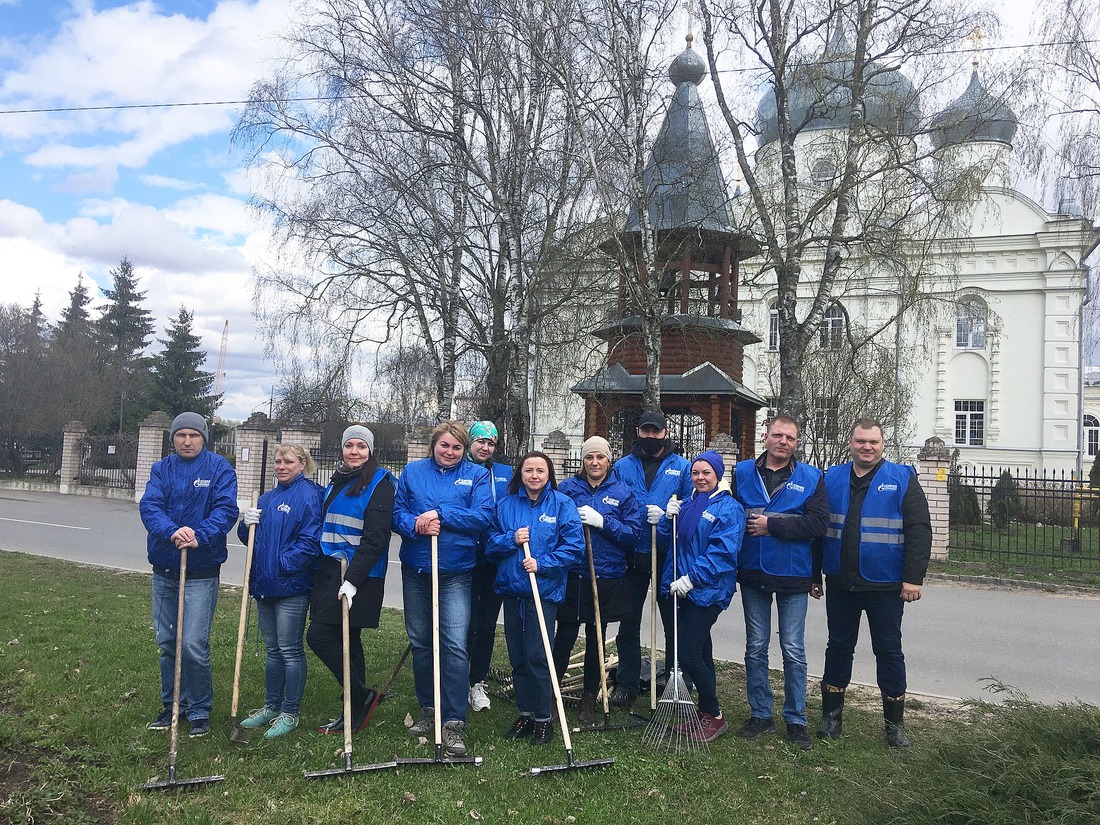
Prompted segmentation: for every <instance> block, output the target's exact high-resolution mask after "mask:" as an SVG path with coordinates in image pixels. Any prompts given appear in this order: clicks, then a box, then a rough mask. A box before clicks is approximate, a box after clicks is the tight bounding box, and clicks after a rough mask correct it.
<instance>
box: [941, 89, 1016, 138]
mask: <svg viewBox="0 0 1100 825" xmlns="http://www.w3.org/2000/svg"><path fill="white" fill-rule="evenodd" d="M1019 125H1020V121H1019V120H1018V119H1017V117H1016V113H1015V112H1013V111H1012V110H1011V109H1010V108H1008V106H1007V105H1005V103H1004V102H1003V101H1002V100H1000V99H998V98H995V97H993V95H991V94H989V92H987V91H986V90H985V87H984V86H982V82H981V80H979V79H978V72H977V70H975V71H974V72H972V73H971V75H970V85H969V86H967V87H966V91H965V92H963V93H962V95H960V96H959V98H958V99H957V100H955V101H954V102H953V103H951V104H950V105H949V106H948V107H947V108H946V109H944V110H943V111H942V112H940V113H939V114H938V115H936V116H935V117H934V118H932V123H931V131H932V144H933V145H934V146H935V147H936V148H937V149H941V148H943V147H944V146H951V145H954V144H958V143H968V142H972V141H996V142H997V143H1005V144H1007V145H1009V146H1011V145H1012V138H1013V137H1015V135H1016V129H1017V127H1018V126H1019Z"/></svg>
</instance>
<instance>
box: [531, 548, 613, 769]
mask: <svg viewBox="0 0 1100 825" xmlns="http://www.w3.org/2000/svg"><path fill="white" fill-rule="evenodd" d="M523 558H524V559H529V558H531V544H530V542H526V541H525V542H524V543H523ZM527 576H528V578H529V579H530V581H531V595H532V596H533V597H534V599H535V614H536V615H537V616H538V620H539V631H540V632H541V633H542V647H543V650H544V651H545V652H546V669H547V670H548V671H549V673H550V684H551V685H552V686H553V688H554V701H555V702H556V703H557V706H558V719H560V720H561V738H562V741H563V742H564V743H565V759H566V763H565V764H564V765H544V766H543V767H540V768H531V775H532V776H539V775H541V774H544V773H551V772H553V771H573V770H580V769H582V768H602V767H604V766H605V765H614V764H615V760H614V759H611V758H607V759H592V760H589V761H587V762H578V761H577V760H576V758H574V756H573V739H572V737H570V735H569V725H568V724H567V723H566V721H565V702H564V701H563V700H562V698H561V685H559V684H558V674H557V673H556V672H555V668H554V650H553V648H552V647H551V646H550V632H549V631H548V630H547V629H546V616H545V615H544V614H543V612H542V597H541V596H540V595H539V583H538V580H537V579H536V578H535V574H534V573H531V572H530V571H528V573H527ZM597 621H598V619H597Z"/></svg>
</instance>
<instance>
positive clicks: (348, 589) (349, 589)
mask: <svg viewBox="0 0 1100 825" xmlns="http://www.w3.org/2000/svg"><path fill="white" fill-rule="evenodd" d="M684 578H687V576H685V577H684ZM357 592H359V588H358V587H356V586H355V585H354V584H352V583H351V582H344V583H343V584H341V585H340V592H339V593H337V594H336V598H337V599H347V600H348V610H351V600H352V598H354V596H355V594H356V593H357Z"/></svg>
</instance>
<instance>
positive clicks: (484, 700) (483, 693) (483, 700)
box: [469, 682, 491, 711]
mask: <svg viewBox="0 0 1100 825" xmlns="http://www.w3.org/2000/svg"><path fill="white" fill-rule="evenodd" d="M469 699H470V707H472V708H473V709H474V710H475V711H479V710H488V709H489V705H490V704H491V703H490V702H489V692H488V689H487V688H486V685H485V683H484V682H478V683H476V684H474V685H471V686H470V696H469Z"/></svg>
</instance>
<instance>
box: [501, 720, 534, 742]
mask: <svg viewBox="0 0 1100 825" xmlns="http://www.w3.org/2000/svg"><path fill="white" fill-rule="evenodd" d="M534 730H535V717H533V716H521V717H519V718H518V719H517V720H516V721H515V722H513V723H512V727H510V728H508V730H507V731H505V733H504V738H505V739H519V738H522V737H524V736H530V735H531V733H532V732H533V731H534Z"/></svg>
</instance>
